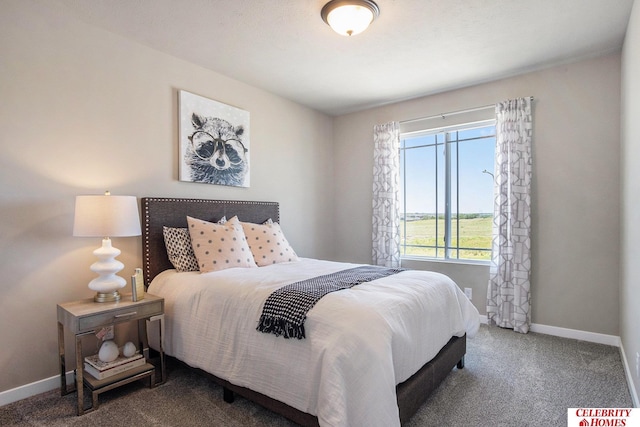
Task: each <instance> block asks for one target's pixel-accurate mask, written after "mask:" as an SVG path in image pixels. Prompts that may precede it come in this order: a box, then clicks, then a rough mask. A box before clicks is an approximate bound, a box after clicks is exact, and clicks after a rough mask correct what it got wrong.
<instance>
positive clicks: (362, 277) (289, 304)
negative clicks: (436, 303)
mask: <svg viewBox="0 0 640 427" xmlns="http://www.w3.org/2000/svg"><path fill="white" fill-rule="evenodd" d="M401 271H404V269H402V268H387V267H379V266H374V265H365V266H361V267H354V268H350V269H348V270H342V271H338V272H336V273H331V274H325V275H323V276H318V277H313V278H311V279H306V280H302V281H300V282H295V283H291V284H289V285H285V286H283V287H281V288H280V289H278V290H276V291H274V292H273V293H272V294H271V295H269V297H268V298H267V300H266V301H265V303H264V307H263V308H262V315H261V316H260V321H259V323H258V327H257V330H258V331H260V332H264V333H272V334H275V335H276V336H280V335H282V336H283V337H284V338H298V339H302V338H304V337H305V335H304V321H305V319H306V318H307V313H308V312H309V310H311V309H312V308H313V306H314V305H315V304H316V303H317V302H318V301H319V300H320V298H322V297H323V296H325V295H326V294H328V293H331V292H335V291H339V290H342V289H348V288H351V287H353V286H355V285H358V284H360V283H364V282H371V281H372V280H376V279H380V278H382V277H387V276H390V275H392V274H396V273H399V272H401Z"/></svg>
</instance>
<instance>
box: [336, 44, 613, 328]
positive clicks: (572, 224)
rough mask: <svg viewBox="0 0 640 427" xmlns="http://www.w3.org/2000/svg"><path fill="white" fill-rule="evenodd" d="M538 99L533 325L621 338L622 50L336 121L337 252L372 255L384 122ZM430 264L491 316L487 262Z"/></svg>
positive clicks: (357, 257)
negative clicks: (378, 131) (376, 132)
mask: <svg viewBox="0 0 640 427" xmlns="http://www.w3.org/2000/svg"><path fill="white" fill-rule="evenodd" d="M425 78H428V76H425ZM530 95H531V96H534V97H535V101H534V109H533V110H534V138H533V162H534V166H533V168H534V169H533V189H532V191H533V194H532V203H533V208H532V209H533V211H532V215H533V217H532V257H533V265H532V277H531V280H532V282H531V283H532V285H531V287H532V295H533V297H532V304H533V308H532V318H533V322H534V323H538V324H543V325H550V326H557V327H564V328H570V329H578V330H583V331H590V332H597V333H603V334H612V335H618V333H619V328H618V321H619V315H618V311H619V308H620V305H619V297H618V283H619V271H618V260H619V256H620V248H619V219H618V215H619V206H620V196H619V185H620V179H619V166H620V143H619V141H620V120H619V117H620V55H619V54H610V55H607V56H603V57H599V58H595V59H589V60H585V61H581V62H577V63H571V64H566V65H562V66H558V67H554V68H549V69H546V70H542V71H538V72H533V73H529V74H525V75H521V76H517V77H513V78H509V79H504V80H500V81H497V82H492V83H487V84H482V85H478V86H474V87H469V88H465V89H461V90H456V91H451V92H447V93H443V94H439V95H433V96H428V97H424V98H420V99H415V100H411V101H406V102H401V103H397V104H392V105H387V106H384V107H380V108H376V109H372V110H368V111H364V112H360V113H354V114H349V115H344V116H341V117H338V118H336V120H335V121H334V147H335V148H334V156H335V163H336V165H335V173H336V182H337V183H339V184H338V185H337V186H336V196H335V197H336V203H335V213H334V218H335V220H336V221H335V224H336V230H335V231H336V242H335V247H336V253H335V255H334V256H335V257H336V258H339V259H347V260H350V261H358V262H370V260H371V230H372V227H371V220H370V217H371V209H372V208H371V188H372V177H371V175H372V172H371V171H372V162H373V154H372V147H373V142H372V141H373V136H372V129H373V126H374V125H375V124H379V123H385V122H388V121H391V120H399V121H402V120H408V119H413V118H418V117H426V116H432V115H434V114H438V113H443V112H450V111H456V110H462V109H466V108H470V107H475V106H483V105H488V104H493V103H495V102H498V101H501V100H504V99H508V98H513V97H520V96H530ZM408 265H409V266H411V267H414V268H415V267H419V266H420V265H419V264H416V263H415V262H414V263H410V264H408ZM423 268H428V269H434V270H438V271H442V272H444V273H446V274H450V275H451V276H452V277H453V278H454V279H455V280H457V281H458V284H459V285H460V286H461V287H471V288H472V289H473V291H474V292H473V293H474V298H473V301H474V303H475V305H476V306H477V307H478V308H479V309H480V311H481V312H483V313H484V312H485V298H486V288H487V279H488V271H487V270H488V269H487V268H486V267H484V268H483V267H478V266H466V265H455V264H445V263H424V264H423Z"/></svg>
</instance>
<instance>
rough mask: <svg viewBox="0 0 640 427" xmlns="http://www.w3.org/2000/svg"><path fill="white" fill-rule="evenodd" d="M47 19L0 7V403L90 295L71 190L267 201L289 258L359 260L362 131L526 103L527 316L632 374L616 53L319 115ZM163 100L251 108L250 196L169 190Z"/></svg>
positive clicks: (41, 366)
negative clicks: (293, 253)
mask: <svg viewBox="0 0 640 427" xmlns="http://www.w3.org/2000/svg"><path fill="white" fill-rule="evenodd" d="M54 7H55V5H52V4H51V3H49V2H42V1H40V2H37V3H35V2H34V1H33V0H5V1H3V2H2V3H0V40H1V42H0V147H1V149H2V155H1V156H0V215H1V219H2V221H0V248H1V252H0V271H1V272H2V278H1V279H0V289H1V290H2V298H1V299H0V324H1V325H2V328H0V342H2V350H1V351H0V368H1V369H2V373H3V375H2V376H0V391H4V390H8V389H11V388H13V387H17V386H20V385H24V384H28V383H31V382H33V381H37V380H40V379H43V378H47V377H50V376H53V375H55V374H56V373H57V357H56V354H57V349H56V348H57V344H56V325H55V304H56V303H58V302H62V301H67V300H72V299H77V298H82V297H88V296H90V295H91V292H90V291H89V290H88V289H87V288H86V283H87V282H88V281H89V280H90V279H91V278H92V277H93V274H92V273H91V272H90V271H89V270H88V266H89V265H90V263H91V262H93V256H92V254H91V251H92V250H93V249H94V248H96V247H97V246H98V245H99V242H97V241H93V240H92V239H86V238H73V237H71V227H72V221H73V203H74V197H75V196H76V195H77V194H87V193H96V194H97V193H100V192H102V191H103V190H105V189H110V190H111V191H112V192H113V193H114V194H130V195H135V196H138V197H141V196H180V197H206V198H223V199H252V200H276V201H279V202H280V203H281V217H282V223H283V228H284V230H285V232H286V234H287V237H288V238H289V240H290V241H291V243H292V245H293V246H294V247H295V248H296V250H297V251H298V252H299V253H300V254H301V255H303V256H312V257H319V258H331V259H341V260H346V261H357V262H369V261H370V260H371V220H370V217H371V185H372V184H371V171H372V161H373V155H372V149H371V147H372V142H371V141H372V128H373V126H374V125H375V124H378V123H384V122H387V121H390V120H406V119H411V118H416V117H423V116H429V115H432V114H436V113H440V112H448V111H455V110H459V109H465V108H468V107H473V106H480V105H486V104H491V103H495V102H496V101H499V100H503V99H506V98H511V97H517V96H529V95H533V96H535V98H536V101H535V103H534V105H535V107H534V115H535V121H536V125H535V129H534V132H535V135H534V174H535V175H534V187H533V191H534V193H533V202H534V211H533V215H534V216H533V256H534V265H533V275H532V288H533V321H534V322H536V323H540V324H545V325H551V326H560V327H567V328H572V329H579V330H585V331H591V332H600V333H605V334H613V335H617V334H618V333H620V334H622V337H623V344H624V345H625V349H626V350H627V358H628V359H629V361H630V365H632V366H633V364H634V361H633V359H632V355H633V356H634V357H635V352H637V351H640V339H639V338H638V329H637V327H636V325H637V324H638V320H639V319H638V315H637V310H636V308H637V307H638V306H639V302H640V301H639V297H640V292H639V288H638V285H637V282H638V281H637V280H635V279H634V278H635V277H637V273H638V271H637V270H638V267H637V265H638V263H637V262H634V260H636V259H638V251H639V249H638V248H637V247H636V246H637V245H635V244H634V242H633V239H632V237H633V236H635V235H639V234H640V230H639V229H638V228H637V226H636V225H634V224H637V223H638V222H639V221H638V218H637V215H638V214H637V212H638V210H639V209H640V201H639V200H638V197H640V196H639V194H640V189H638V188H637V186H638V184H637V182H639V181H640V175H639V174H638V173H637V172H634V170H633V168H632V166H633V164H632V162H633V161H634V159H636V158H638V155H639V149H640V148H639V145H638V142H637V141H638V140H639V137H640V136H639V134H640V130H639V129H638V127H637V126H638V125H637V120H636V124H634V123H632V122H633V121H632V120H631V117H636V116H638V115H639V114H640V111H638V110H640V106H639V105H638V102H637V100H632V99H631V98H627V97H625V98H624V100H623V101H624V102H623V105H624V108H623V112H624V113H625V115H626V116H627V117H629V119H628V120H627V121H626V122H625V123H626V125H625V126H624V130H625V136H624V139H623V141H624V142H623V150H622V155H623V159H624V160H623V161H622V165H623V166H624V168H625V172H624V173H623V184H624V186H625V189H624V191H623V200H624V205H623V206H624V211H623V227H624V228H623V230H624V233H623V234H624V235H625V236H630V237H631V238H624V240H623V245H622V249H623V251H622V254H623V255H624V257H623V269H622V270H621V271H622V281H623V286H622V293H621V295H620V298H619V295H618V283H619V279H620V274H619V269H618V259H619V257H620V253H621V252H620V245H619V240H620V238H619V234H620V230H619V221H618V216H619V214H620V208H619V206H620V193H619V185H620V177H619V173H618V169H619V167H620V163H621V161H620V146H619V140H620V126H619V115H620V95H619V93H620V55H618V54H612V55H608V56H605V57H600V58H595V59H591V60H587V61H582V62H579V63H574V64H567V65H563V66H559V67H555V68H551V69H547V70H543V71H539V72H535V73H530V74H527V75H523V76H519V77H514V78H510V79H505V80H502V81H499V82H493V83H487V84H483V85H478V86H475V87H471V88H466V89H461V90H458V91H453V92H449V93H445V94H440V95H434V96H430V97H426V98H422V99H416V100H412V101H406V102H402V103H398V104H393V105H388V106H385V107H381V108H376V109H372V110H368V111H365V112H361V113H357V114H350V115H345V116H341V117H337V118H335V119H331V118H329V117H327V116H325V115H322V114H319V113H317V112H314V111H312V110H309V109H306V108H304V107H301V106H299V105H297V104H294V103H292V102H289V101H287V100H284V99H282V98H279V97H276V96H273V95H271V94H269V93H267V92H264V91H262V90H259V89H256V88H254V87H251V86H248V85H245V84H243V83H240V82H238V81H235V80H233V79H230V78H227V77H224V76H221V75H219V74H216V73H213V72H210V71H207V70H205V69H202V68H199V67H196V66H194V65H192V64H189V63H186V62H184V61H181V60H178V59H175V58H173V57H170V56H167V55H164V54H161V53H159V52H157V51H154V50H152V49H148V48H145V47H143V46H141V45H138V44H135V43H131V42H129V41H127V40H125V39H122V38H120V37H118V36H115V35H113V34H110V33H108V32H104V31H101V30H98V29H95V28H92V27H89V26H86V25H84V24H82V23H81V22H79V21H75V20H73V19H69V18H67V17H64V16H61V15H59V14H58V13H57V12H56V10H55V9H52V8H54ZM638 13H639V12H638V7H637V5H636V8H635V10H634V17H635V18H634V19H633V20H632V26H631V27H630V30H629V35H628V37H627V42H626V46H625V56H624V68H623V70H624V73H625V76H626V77H625V79H624V82H623V87H625V88H626V91H627V92H629V93H634V94H635V93H638V78H637V77H636V78H632V77H631V76H632V75H634V76H637V75H638V73H639V72H640V65H639V63H638V61H639V59H638V55H637V53H635V52H637V51H638V44H639V43H640V41H639V39H638V33H639V24H638V22H639V18H638ZM632 47H633V49H635V51H634V54H632V53H631V51H632ZM425 78H428V77H425ZM178 89H185V90H188V91H191V92H194V93H197V94H200V95H203V96H206V97H209V98H212V99H216V100H219V101H222V102H225V103H228V104H232V105H235V106H238V107H240V108H244V109H246V110H248V111H249V112H250V113H251V137H252V140H251V150H252V152H251V160H252V170H251V184H252V185H251V188H249V189H235V188H228V187H220V186H209V185H203V184H191V183H184V182H179V181H177V179H176V177H177V161H178V159H177V147H176V140H177V90H178ZM634 141H635V142H634ZM332 142H333V145H332ZM334 165H335V166H334ZM332 174H333V175H335V181H334V178H332ZM334 183H335V184H334ZM114 245H115V246H117V247H119V248H120V249H122V251H123V254H122V255H121V256H120V257H119V259H120V260H121V261H123V262H124V263H125V272H126V271H130V270H132V269H133V268H134V267H136V266H139V265H140V262H141V261H140V260H141V254H140V252H141V251H140V248H139V246H140V240H139V238H128V239H124V238H123V239H114ZM412 266H414V267H415V266H417V267H419V268H432V269H435V270H439V271H442V272H444V273H446V274H449V275H451V276H452V277H453V278H454V279H455V280H456V281H458V283H459V284H460V286H462V287H472V288H473V290H474V298H473V300H474V303H475V304H476V306H478V307H479V308H480V310H481V311H484V299H485V297H486V283H487V277H488V272H487V268H486V267H484V266H480V267H478V266H460V265H455V264H443V263H425V264H414V265H412ZM620 301H622V303H620ZM619 309H621V310H622V313H623V314H622V323H621V327H620V328H619V327H618V321H619V316H618V311H619ZM636 380H637V377H636ZM637 383H638V382H636V384H637Z"/></svg>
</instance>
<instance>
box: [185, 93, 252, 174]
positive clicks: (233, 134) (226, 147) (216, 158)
mask: <svg viewBox="0 0 640 427" xmlns="http://www.w3.org/2000/svg"><path fill="white" fill-rule="evenodd" d="M178 108H179V110H180V117H179V121H180V132H179V134H180V135H179V138H180V142H179V144H180V154H179V156H180V160H179V165H180V167H179V175H180V181H189V182H202V183H206V184H217V185H229V186H234V187H249V148H250V147H249V146H250V138H249V112H248V111H245V110H241V109H240V108H236V107H232V106H231V105H227V104H223V103H221V102H218V101H214V100H212V99H208V98H204V97H202V96H198V95H195V94H193V93H190V92H186V91H184V90H181V91H180V93H179V107H178Z"/></svg>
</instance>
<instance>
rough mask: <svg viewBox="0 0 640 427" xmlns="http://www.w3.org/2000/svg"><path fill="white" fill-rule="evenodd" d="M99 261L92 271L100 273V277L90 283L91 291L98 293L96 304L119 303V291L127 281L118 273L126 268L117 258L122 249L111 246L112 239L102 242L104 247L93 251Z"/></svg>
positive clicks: (95, 299)
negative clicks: (117, 274)
mask: <svg viewBox="0 0 640 427" xmlns="http://www.w3.org/2000/svg"><path fill="white" fill-rule="evenodd" d="M93 254H94V255H95V256H96V257H97V258H98V261H96V262H94V263H93V264H91V271H93V272H95V273H98V275H99V276H98V277H96V278H95V279H93V280H92V281H91V282H89V289H91V290H94V291H96V292H97V293H96V296H95V297H94V298H93V299H94V301H96V302H109V301H119V300H120V293H119V292H118V290H119V289H121V288H123V287H124V286H125V285H126V284H127V281H126V280H125V279H123V278H122V277H120V276H116V273H117V272H119V271H120V270H122V269H123V268H124V264H123V263H121V262H120V261H117V260H116V259H115V258H116V257H117V256H118V255H120V249H116V248H114V247H113V246H111V239H109V238H105V239H103V240H102V247H100V248H98V249H96V250H95V251H93Z"/></svg>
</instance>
